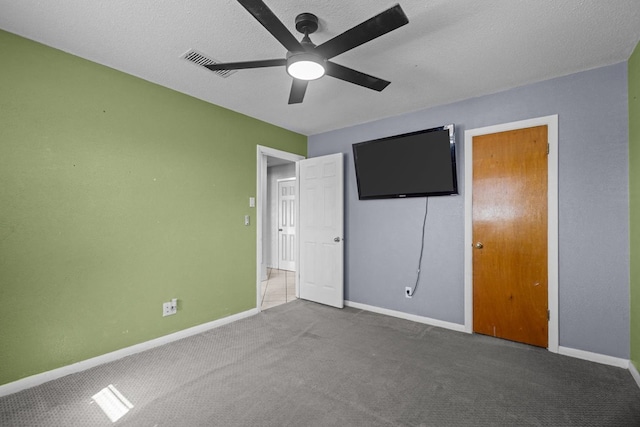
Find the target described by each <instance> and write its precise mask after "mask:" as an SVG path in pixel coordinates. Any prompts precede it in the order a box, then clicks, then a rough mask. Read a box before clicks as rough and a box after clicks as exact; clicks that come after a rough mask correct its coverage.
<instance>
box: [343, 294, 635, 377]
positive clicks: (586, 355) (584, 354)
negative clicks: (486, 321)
mask: <svg viewBox="0 0 640 427" xmlns="http://www.w3.org/2000/svg"><path fill="white" fill-rule="evenodd" d="M344 305H346V306H347V307H353V308H358V309H361V310H366V311H372V312H374V313H380V314H386V315H387V316H392V317H398V318H400V319H405V320H411V321H413V322H418V323H424V324H427V325H432V326H438V327H441V328H445V329H450V330H452V331H457V332H467V331H466V330H465V327H464V325H459V324H457V323H450V322H444V321H442V320H437V319H431V318H429V317H423V316H417V315H415V314H409V313H403V312H401V311H395V310H389V309H386V308H381V307H375V306H372V305H366V304H360V303H358V302H353V301H347V300H345V301H344ZM558 353H559V354H562V355H565V356H570V357H575V358H577V359H582V360H588V361H590V362H596V363H602V364H604V365H610V366H616V367H618V368H623V369H629V371H631V374H632V375H633V376H634V378H635V379H636V382H638V385H639V386H640V374H638V371H637V370H636V369H635V367H634V366H633V363H630V362H629V360H627V359H621V358H618V357H613V356H607V355H604V354H599V353H592V352H590V351H584V350H577V349H575V348H569V347H562V346H559V347H558Z"/></svg>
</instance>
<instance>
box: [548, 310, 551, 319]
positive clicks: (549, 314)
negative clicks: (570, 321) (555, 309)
mask: <svg viewBox="0 0 640 427" xmlns="http://www.w3.org/2000/svg"><path fill="white" fill-rule="evenodd" d="M547 320H551V310H547Z"/></svg>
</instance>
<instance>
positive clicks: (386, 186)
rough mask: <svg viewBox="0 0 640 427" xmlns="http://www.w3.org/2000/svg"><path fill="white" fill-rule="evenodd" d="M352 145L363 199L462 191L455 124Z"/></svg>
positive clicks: (440, 194) (357, 178)
mask: <svg viewBox="0 0 640 427" xmlns="http://www.w3.org/2000/svg"><path fill="white" fill-rule="evenodd" d="M352 147H353V159H354V163H355V169H356V180H357V182H358V196H359V198H360V200H367V199H387V198H404V197H425V196H444V195H450V194H458V180H457V178H456V174H457V171H456V144H455V135H454V125H452V124H451V125H446V126H441V127H437V128H432V129H426V130H421V131H418V132H411V133H405V134H402V135H396V136H391V137H387V138H381V139H375V140H372V141H366V142H359V143H356V144H353V146H352Z"/></svg>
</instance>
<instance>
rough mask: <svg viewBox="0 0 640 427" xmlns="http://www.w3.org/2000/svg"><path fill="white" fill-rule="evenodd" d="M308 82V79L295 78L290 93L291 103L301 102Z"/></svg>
mask: <svg viewBox="0 0 640 427" xmlns="http://www.w3.org/2000/svg"><path fill="white" fill-rule="evenodd" d="M308 84H309V82H308V81H307V80H299V79H293V83H292V84H291V93H290V94H289V104H300V103H301V102H302V100H303V99H304V94H305V92H306V91H307V85H308Z"/></svg>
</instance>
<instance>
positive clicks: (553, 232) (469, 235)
mask: <svg viewBox="0 0 640 427" xmlns="http://www.w3.org/2000/svg"><path fill="white" fill-rule="evenodd" d="M544 125H546V126H547V132H548V135H547V142H548V143H549V157H548V165H547V167H548V169H547V174H548V175H547V185H548V189H547V197H548V204H547V207H548V211H547V221H548V223H547V225H548V228H547V244H548V248H547V257H548V275H549V277H548V308H549V314H550V317H549V341H548V347H547V349H548V350H549V351H551V352H553V353H558V347H559V322H558V317H559V315H558V314H559V313H558V115H557V114H556V115H551V116H544V117H538V118H533V119H528V120H520V121H516V122H510V123H503V124H498V125H493V126H486V127H482V128H476V129H469V130H466V131H465V132H464V330H465V332H467V333H473V248H472V245H473V229H472V228H473V218H472V216H471V213H472V201H473V137H474V136H479V135H487V134H492V133H499V132H506V131H510V130H516V129H523V128H529V127H534V126H544Z"/></svg>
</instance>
